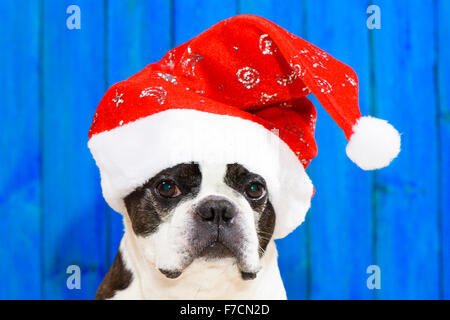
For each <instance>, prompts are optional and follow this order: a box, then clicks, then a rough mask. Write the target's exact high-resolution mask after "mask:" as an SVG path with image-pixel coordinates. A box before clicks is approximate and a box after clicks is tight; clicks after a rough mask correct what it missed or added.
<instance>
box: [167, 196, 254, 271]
mask: <svg viewBox="0 0 450 320" xmlns="http://www.w3.org/2000/svg"><path fill="white" fill-rule="evenodd" d="M192 214H193V215H194V216H193V220H194V224H193V226H192V230H191V239H190V243H191V248H190V250H189V251H190V253H191V254H190V258H188V260H193V259H195V258H205V259H207V260H208V259H220V258H227V257H234V258H235V259H236V262H237V266H238V267H239V269H240V271H241V275H242V278H243V279H245V280H248V279H254V278H255V277H256V275H257V273H258V271H259V268H255V266H254V263H252V264H251V265H249V263H248V261H247V260H248V254H247V252H246V250H247V243H248V241H249V240H248V235H247V234H246V231H247V233H248V230H244V229H245V228H244V227H243V226H242V224H241V223H240V222H241V219H240V218H241V217H239V214H240V212H239V208H238V207H237V206H236V205H235V204H234V203H233V202H231V201H230V200H228V199H227V198H225V197H220V196H208V197H206V198H204V199H203V200H201V201H200V202H199V203H197V205H196V206H195V207H194V208H193V210H192ZM160 271H161V272H162V273H163V274H164V275H166V276H167V277H168V278H176V277H178V276H179V275H181V272H178V271H177V272H173V271H167V270H160Z"/></svg>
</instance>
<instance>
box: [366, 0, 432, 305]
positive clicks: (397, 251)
mask: <svg viewBox="0 0 450 320" xmlns="http://www.w3.org/2000/svg"><path fill="white" fill-rule="evenodd" d="M377 3H378V5H379V7H380V8H381V12H382V27H381V29H380V30H377V31H376V32H374V43H373V44H374V68H375V69H374V75H375V77H374V80H375V83H374V90H375V94H376V100H375V103H376V104H375V109H376V114H377V116H379V117H380V118H383V119H389V121H390V122H391V123H392V124H394V125H395V126H396V127H397V129H398V130H399V132H401V134H402V152H401V153H400V155H399V157H398V159H396V160H395V161H394V162H393V163H392V164H391V166H390V167H388V168H385V169H383V170H380V171H378V172H377V173H376V211H377V222H376V223H377V226H378V229H377V235H376V250H377V258H378V261H377V263H378V265H379V266H380V268H381V275H382V276H381V279H382V280H381V282H382V283H381V286H382V288H381V290H380V291H379V293H378V294H379V295H378V297H379V298H382V299H435V298H438V296H439V253H438V252H439V233H438V230H437V227H438V174H439V173H438V165H437V164H438V162H437V154H438V150H437V147H438V146H437V143H436V141H437V139H436V138H437V130H436V119H437V118H436V107H435V104H436V96H435V86H434V65H435V53H434V47H435V43H434V31H435V30H434V24H433V23H432V22H433V21H434V11H433V6H432V5H430V4H429V2H427V1H415V2H411V1H378V2H377Z"/></svg>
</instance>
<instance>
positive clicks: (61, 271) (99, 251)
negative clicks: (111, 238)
mask: <svg viewBox="0 0 450 320" xmlns="http://www.w3.org/2000/svg"><path fill="white" fill-rule="evenodd" d="M71 4H73V1H69V0H67V1H43V6H44V7H43V17H42V18H43V20H42V23H43V39H42V42H43V51H42V54H43V56H42V70H43V77H42V81H43V83H42V97H43V101H42V109H41V112H42V113H43V114H42V116H41V118H42V122H41V125H42V127H43V133H42V146H41V151H42V187H43V189H42V201H43V203H42V210H43V211H42V215H43V226H42V239H43V244H42V245H43V261H42V267H43V279H42V281H43V283H42V285H43V298H51V299H71V298H86V299H91V298H93V294H94V293H95V290H96V289H97V286H98V285H99V283H100V281H101V276H100V274H101V273H104V270H102V269H104V268H105V260H106V259H105V253H106V237H105V235H106V229H105V219H104V214H103V211H104V210H105V204H104V201H103V198H102V194H101V189H100V181H99V173H98V169H97V167H96V166H95V163H94V160H93V159H92V156H91V154H90V152H89V150H88V148H87V142H88V131H89V127H90V125H91V120H92V117H93V115H94V111H95V108H96V106H97V104H98V102H99V101H100V99H101V97H102V95H103V93H104V48H103V43H104V28H103V21H104V17H103V2H102V1H89V0H85V1H76V4H77V5H78V6H79V7H80V9H81V30H69V29H67V28H66V19H67V17H68V14H66V8H67V7H68V6H69V5H71ZM72 264H75V265H78V266H79V267H80V268H81V272H82V277H81V290H68V289H67V287H66V279H67V276H68V275H67V274H66V268H67V267H68V266H69V265H72Z"/></svg>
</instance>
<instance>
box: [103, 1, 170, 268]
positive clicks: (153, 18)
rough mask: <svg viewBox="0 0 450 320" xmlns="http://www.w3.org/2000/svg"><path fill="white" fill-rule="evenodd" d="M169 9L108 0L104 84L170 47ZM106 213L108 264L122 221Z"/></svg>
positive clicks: (137, 68)
mask: <svg viewBox="0 0 450 320" xmlns="http://www.w3.org/2000/svg"><path fill="white" fill-rule="evenodd" d="M155 8H158V9H157V10H155ZM171 12H172V7H171V1H167V0H157V1H151V2H149V1H145V0H136V1H126V2H125V1H121V0H114V1H109V3H108V31H107V33H108V40H107V43H108V53H107V59H108V81H107V85H108V87H109V86H111V85H113V84H114V83H116V82H118V81H121V80H125V79H127V78H128V77H130V76H132V75H133V74H135V73H136V72H138V71H140V70H142V69H143V68H144V67H145V66H146V65H148V64H150V63H154V62H157V61H158V60H160V59H161V58H162V57H163V56H164V54H165V53H166V52H167V51H169V50H170V49H171V44H172V37H171V31H172V30H171V26H172V23H171V21H172V18H171ZM110 211H112V209H111V210H110ZM107 214H108V216H109V217H107V218H108V219H111V238H110V245H109V250H110V253H109V254H108V256H109V258H108V259H109V265H110V264H111V263H112V261H113V260H114V257H115V254H116V252H117V249H118V246H119V242H120V239H121V238H122V235H123V223H122V216H121V215H120V214H118V213H116V212H107Z"/></svg>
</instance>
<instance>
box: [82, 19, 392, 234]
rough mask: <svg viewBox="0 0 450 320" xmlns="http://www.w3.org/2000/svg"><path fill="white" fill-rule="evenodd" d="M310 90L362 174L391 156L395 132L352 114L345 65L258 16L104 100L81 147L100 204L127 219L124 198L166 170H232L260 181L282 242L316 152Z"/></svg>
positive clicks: (304, 197)
mask: <svg viewBox="0 0 450 320" xmlns="http://www.w3.org/2000/svg"><path fill="white" fill-rule="evenodd" d="M310 93H312V94H314V95H315V96H316V97H317V99H318V100H319V101H320V103H321V104H322V106H323V107H324V108H325V109H326V110H327V112H328V113H329V114H330V115H331V116H332V117H333V119H334V120H335V122H336V123H337V124H338V125H339V127H341V129H342V130H343V131H344V134H345V136H346V138H347V139H348V141H349V142H348V145H347V149H346V151H347V155H348V157H349V158H350V159H351V160H352V161H353V162H355V163H356V164H357V165H358V166H359V167H361V168H362V169H364V170H373V169H378V168H382V167H385V166H387V165H388V164H389V163H390V162H391V161H392V159H394V158H395V157H396V156H397V154H398V153H399V151H400V135H399V133H398V132H397V131H396V130H395V129H394V127H392V126H391V125H390V124H389V123H388V122H386V121H384V120H381V119H377V118H373V117H370V116H366V117H362V116H361V114H360V110H359V106H358V79H357V76H356V74H355V72H354V71H353V70H352V68H350V67H349V66H347V65H345V64H343V63H342V62H340V61H338V60H336V59H335V58H333V57H332V56H330V55H329V54H327V53H326V52H324V51H322V50H320V49H319V48H317V47H316V46H314V45H312V44H311V43H309V42H307V41H305V40H303V39H301V38H299V37H297V36H295V35H293V34H291V33H289V32H288V31H286V30H284V29H282V28H281V27H279V26H277V25H276V24H274V23H272V22H270V21H268V20H266V19H263V18H260V17H257V16H252V15H239V16H236V17H233V18H229V19H226V20H224V21H222V22H220V23H218V24H216V25H214V26H213V27H211V28H210V29H208V30H206V31H205V32H203V33H202V34H200V35H199V36H197V37H195V38H193V39H192V40H190V41H188V42H186V43H184V44H182V45H180V46H179V47H176V48H174V49H172V50H170V51H169V52H168V53H167V54H166V55H165V56H164V57H163V58H162V59H161V61H159V62H157V63H154V64H150V65H148V66H147V67H145V69H143V70H142V71H140V72H139V73H137V74H135V75H133V76H132V77H130V78H129V79H127V80H125V81H122V82H119V83H117V84H115V85H113V86H112V87H111V88H110V89H109V90H108V91H107V92H106V94H105V96H104V97H103V99H102V101H101V102H100V104H99V106H98V108H97V112H96V113H95V116H94V119H93V122H92V126H91V129H90V132H89V143H88V145H89V148H90V150H91V152H92V155H93V157H94V158H95V160H96V163H97V165H98V167H99V169H100V174H101V183H102V189H103V195H104V197H105V199H106V201H107V202H108V203H109V205H110V206H111V207H112V208H113V209H115V210H116V211H118V212H121V213H122V214H124V213H125V212H126V209H125V206H124V202H123V199H124V197H125V196H126V195H128V194H129V193H130V192H132V191H133V190H134V189H135V188H136V187H138V186H140V185H142V184H143V183H145V182H146V181H147V180H148V179H149V178H151V177H152V176H154V175H155V174H156V173H158V172H159V171H161V170H163V169H165V168H167V167H170V166H173V165H176V164H179V163H183V162H191V161H194V162H202V161H209V162H218V163H235V162H237V163H241V164H243V165H244V166H245V167H246V168H247V169H248V170H250V171H253V172H255V173H258V174H260V175H261V176H263V177H264V178H265V179H266V182H267V187H268V190H269V195H270V200H271V202H272V204H273V206H274V208H275V212H276V214H277V216H276V224H275V233H274V236H275V237H276V238H280V237H283V236H285V235H286V234H288V233H289V232H291V231H292V230H293V229H295V228H296V227H297V226H298V225H299V224H300V223H301V222H302V221H303V220H304V217H305V214H306V212H307V210H308V209H309V206H310V200H311V197H312V194H313V186H312V183H311V181H310V180H309V178H308V176H307V175H306V173H305V170H304V169H305V168H306V167H307V166H308V164H309V163H310V161H311V159H313V158H314V157H315V156H316V154H317V146H316V142H315V139H314V129H315V121H316V111H315V108H314V106H313V104H312V103H311V102H310V101H309V100H308V99H307V98H306V96H307V95H308V94H310Z"/></svg>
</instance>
